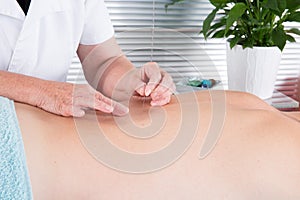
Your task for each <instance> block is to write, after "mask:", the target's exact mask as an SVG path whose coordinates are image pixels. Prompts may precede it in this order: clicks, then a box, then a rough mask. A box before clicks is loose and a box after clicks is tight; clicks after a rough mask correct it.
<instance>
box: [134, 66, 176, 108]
mask: <svg viewBox="0 0 300 200" xmlns="http://www.w3.org/2000/svg"><path fill="white" fill-rule="evenodd" d="M138 70H139V73H140V77H141V81H142V82H143V83H142V86H140V87H138V88H137V89H136V92H137V93H138V94H139V95H140V96H143V97H144V96H146V97H147V96H150V97H151V103H150V104H151V105H152V106H162V105H165V104H167V103H169V102H170V100H171V95H172V94H173V93H174V91H175V90H176V87H175V84H174V82H173V79H172V77H171V76H170V75H169V74H168V73H167V72H165V71H163V70H162V69H161V68H160V67H159V66H158V64H157V63H155V62H148V63H146V64H145V65H143V66H142V67H141V68H140V69H138Z"/></svg>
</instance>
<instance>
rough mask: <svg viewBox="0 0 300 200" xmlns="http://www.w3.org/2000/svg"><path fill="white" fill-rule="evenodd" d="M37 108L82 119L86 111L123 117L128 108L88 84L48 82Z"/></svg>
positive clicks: (40, 95)
mask: <svg viewBox="0 0 300 200" xmlns="http://www.w3.org/2000/svg"><path fill="white" fill-rule="evenodd" d="M37 106H38V107H40V108H42V109H43V110H46V111H48V112H51V113H54V114H57V115H62V116H74V117H82V116H84V115H85V110H86V109H89V108H90V109H95V110H99V111H102V112H105V113H112V114H114V115H117V116H122V115H125V114H127V113H128V108H127V107H126V106H124V105H122V104H120V103H117V102H115V101H113V100H111V99H109V98H107V97H105V96H104V95H103V94H101V93H100V92H98V91H96V90H95V89H93V88H92V87H91V86H89V85H87V84H71V83H61V82H54V81H47V82H45V85H44V86H43V87H42V89H41V92H40V94H39V95H38V100H37Z"/></svg>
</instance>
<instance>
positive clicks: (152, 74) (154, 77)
mask: <svg viewBox="0 0 300 200" xmlns="http://www.w3.org/2000/svg"><path fill="white" fill-rule="evenodd" d="M142 73H143V74H142V75H143V76H146V78H147V79H149V81H148V83H147V85H146V87H145V96H149V95H150V94H151V93H152V91H153V90H154V89H155V88H156V86H157V85H158V84H159V83H160V81H161V78H162V76H161V71H160V69H159V67H158V65H157V63H155V62H149V63H146V64H145V65H144V66H143V67H142Z"/></svg>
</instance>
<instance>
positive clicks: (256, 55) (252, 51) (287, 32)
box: [165, 0, 300, 99]
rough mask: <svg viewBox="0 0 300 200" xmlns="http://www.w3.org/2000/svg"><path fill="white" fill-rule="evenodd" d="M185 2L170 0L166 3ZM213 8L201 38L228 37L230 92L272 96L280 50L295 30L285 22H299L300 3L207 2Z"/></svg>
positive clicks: (263, 0) (262, 0)
mask: <svg viewBox="0 0 300 200" xmlns="http://www.w3.org/2000/svg"><path fill="white" fill-rule="evenodd" d="M184 1H187V0H171V2H170V3H168V4H166V5H165V6H166V8H167V7H168V6H169V5H173V4H175V3H179V2H184ZM209 1H210V3H211V4H212V5H213V6H214V9H213V10H212V11H211V13H210V14H209V15H208V16H207V17H206V19H205V20H204V22H203V28H202V30H201V33H203V35H204V38H205V39H207V38H209V37H211V38H228V45H227V47H228V48H227V72H228V86H229V89H233V90H241V91H246V92H250V93H253V94H255V95H257V96H259V97H261V98H263V99H266V98H269V97H271V96H272V93H273V90H274V84H275V81H276V75H277V70H278V66H279V64H280V60H281V51H282V50H283V48H284V47H285V45H286V42H287V41H289V42H295V38H294V37H293V36H292V35H291V34H297V35H300V30H299V29H297V28H290V29H286V28H285V26H284V25H285V24H284V23H285V22H300V11H299V8H300V0H209Z"/></svg>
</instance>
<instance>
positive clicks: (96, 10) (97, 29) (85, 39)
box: [80, 0, 114, 45]
mask: <svg viewBox="0 0 300 200" xmlns="http://www.w3.org/2000/svg"><path fill="white" fill-rule="evenodd" d="M84 21H85V22H84V23H85V24H84V29H83V33H82V36H81V39H80V44H85V45H93V44H99V43H102V42H104V41H106V40H108V39H109V38H111V37H112V36H113V35H114V29H113V26H112V23H111V21H110V18H109V14H108V10H107V8H106V6H105V4H104V0H86V3H85V20H84Z"/></svg>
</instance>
